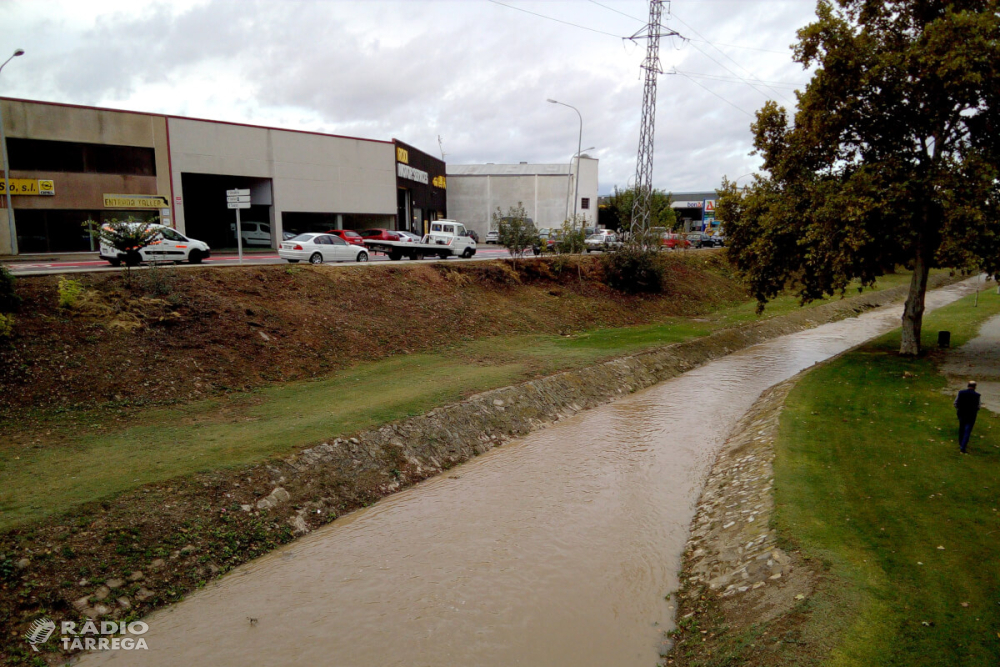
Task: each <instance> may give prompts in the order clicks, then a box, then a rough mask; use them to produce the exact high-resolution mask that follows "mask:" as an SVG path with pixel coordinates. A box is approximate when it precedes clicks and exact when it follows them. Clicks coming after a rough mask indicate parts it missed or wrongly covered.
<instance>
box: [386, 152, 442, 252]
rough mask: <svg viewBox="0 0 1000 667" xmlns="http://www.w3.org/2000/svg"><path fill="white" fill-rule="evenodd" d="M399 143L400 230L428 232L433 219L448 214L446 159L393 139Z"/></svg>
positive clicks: (398, 211) (397, 192)
mask: <svg viewBox="0 0 1000 667" xmlns="http://www.w3.org/2000/svg"><path fill="white" fill-rule="evenodd" d="M392 142H393V144H395V146H396V210H397V213H396V229H398V230H403V231H408V232H413V233H414V234H420V235H423V234H426V233H427V231H428V230H429V228H430V222H431V220H440V219H441V218H447V217H448V184H447V181H446V178H445V163H444V160H439V159H437V158H436V157H434V156H432V155H428V154H427V153H424V152H423V151H421V150H418V149H416V148H414V147H413V146H410V145H409V144H405V143H403V142H402V141H399V140H398V139H393V140H392Z"/></svg>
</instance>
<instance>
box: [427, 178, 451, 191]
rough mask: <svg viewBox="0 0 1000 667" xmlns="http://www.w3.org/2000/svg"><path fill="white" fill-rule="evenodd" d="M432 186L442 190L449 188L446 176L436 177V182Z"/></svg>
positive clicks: (432, 182)
mask: <svg viewBox="0 0 1000 667" xmlns="http://www.w3.org/2000/svg"><path fill="white" fill-rule="evenodd" d="M431 185H433V186H434V187H436V188H442V189H444V188H447V187H448V184H447V183H446V182H445V178H444V176H435V177H434V180H433V181H431Z"/></svg>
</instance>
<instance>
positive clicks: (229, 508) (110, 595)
mask: <svg viewBox="0 0 1000 667" xmlns="http://www.w3.org/2000/svg"><path fill="white" fill-rule="evenodd" d="M939 282H944V281H939ZM901 297H902V289H896V290H887V291H885V292H878V293H870V294H864V295H861V296H859V297H855V298H852V299H847V300H844V301H839V302H834V303H830V304H826V305H823V306H819V307H817V308H813V309H810V310H808V311H801V312H797V313H795V314H793V315H791V316H787V317H782V318H774V319H771V320H767V321H763V322H759V323H756V324H754V325H750V326H744V327H740V328H734V329H729V330H724V331H721V332H718V333H715V334H713V335H711V336H709V337H707V338H702V339H698V340H696V341H692V342H689V343H684V344H679V345H674V346H670V347H667V348H662V349H657V350H654V351H651V352H647V353H643V354H639V355H635V356H631V357H625V358H622V359H618V360H615V361H611V362H608V363H605V364H601V365H598V366H595V367H591V368H585V369H581V370H576V371H570V372H566V373H560V374H557V375H554V376H550V377H546V378H541V379H539V380H535V381H531V382H527V383H524V384H522V385H518V386H515V387H507V388H503V389H498V390H495V391H491V392H486V393H483V394H480V395H477V396H474V397H471V398H470V399H469V400H467V401H463V402H461V403H458V404H455V405H451V406H447V407H444V408H440V409H437V410H434V411H432V412H430V413H428V414H427V415H424V416H421V417H415V418H411V419H407V420H404V421H402V422H398V423H395V424H392V425H388V426H385V427H382V428H380V429H377V430H374V431H369V432H365V433H359V434H357V435H356V436H354V437H351V438H347V439H340V440H335V441H332V442H328V443H325V444H323V445H320V446H317V447H313V448H311V449H307V450H304V451H302V452H300V453H298V454H297V455H295V456H291V457H288V458H286V459H283V460H276V461H270V462H267V463H263V464H259V465H253V466H245V467H240V468H238V469H232V470H224V471H217V472H213V473H208V474H202V475H197V476H192V477H188V478H182V479H177V480H172V481H170V482H167V483H163V484H154V485H148V486H146V487H143V488H140V489H138V490H136V491H133V492H129V493H126V494H122V495H120V496H118V497H115V498H109V499H107V500H105V501H103V502H100V503H91V504H89V505H86V506H83V507H80V508H77V509H76V510H74V511H72V512H69V513H67V514H66V515H64V516H60V517H55V518H52V519H50V520H47V521H44V522H41V523H39V524H36V525H32V526H27V527H23V528H20V529H17V530H13V531H10V532H8V533H7V534H5V535H4V536H3V537H2V538H0V553H3V554H5V555H6V558H5V559H4V567H3V572H2V574H3V579H4V583H3V587H4V588H3V592H4V595H3V597H2V604H3V607H2V609H0V613H2V619H3V637H4V649H5V651H6V657H16V656H23V657H27V656H28V654H27V652H25V651H24V643H23V642H21V641H19V635H20V634H22V633H23V632H24V631H25V629H26V627H27V624H28V623H29V622H30V621H31V620H33V619H34V618H36V617H38V616H39V615H41V614H45V615H48V616H49V617H51V618H53V620H55V621H56V622H59V621H60V620H63V619H80V618H82V617H85V616H90V617H95V618H137V617H139V616H142V615H143V614H145V613H148V612H149V611H151V610H152V609H155V608H157V607H159V606H162V605H165V604H169V603H171V602H174V601H176V600H178V599H180V598H181V597H182V596H183V595H184V594H185V593H186V592H188V591H190V590H192V589H194V588H197V587H199V586H201V585H202V584H203V583H204V582H205V581H207V580H208V579H209V578H211V577H213V576H216V575H217V574H219V573H221V572H225V571H227V570H229V569H231V568H233V567H234V566H236V565H239V564H241V563H244V562H246V561H248V560H250V559H252V558H255V557H256V556H259V555H261V554H263V553H266V552H267V551H269V550H270V549H272V548H274V547H275V546H276V545H279V544H283V543H286V542H288V541H291V540H292V539H294V538H295V536H296V535H298V534H302V533H305V532H308V531H310V530H313V529H314V528H316V527H318V526H320V525H323V524H325V523H328V522H330V521H332V520H334V519H335V518H337V517H338V516H341V515H343V514H344V513H346V512H349V511H351V510H352V509H355V508H358V507H362V506H365V505H367V504H370V503H372V502H374V501H375V500H377V499H378V498H380V497H382V496H384V495H386V494H389V493H392V492H394V491H395V490H397V489H400V488H403V487H405V486H407V485H411V484H413V483H415V482H417V481H419V480H421V479H424V478H426V477H429V476H431V475H434V474H435V473H437V472H438V471H440V470H442V469H447V468H449V467H451V466H453V465H455V464H457V463H459V462H462V461H464V460H467V459H468V458H470V457H472V456H475V455H476V454H478V453H481V452H484V451H486V450H488V449H490V448H492V447H493V446H495V445H498V444H501V443H502V442H503V441H504V440H505V439H507V438H511V437H516V436H519V435H523V434H525V433H527V432H529V431H530V430H532V429H535V428H538V427H540V426H542V425H544V424H546V423H549V422H551V421H553V420H557V419H559V418H560V417H561V416H563V415H566V414H571V413H573V412H576V411H578V410H582V409H586V408H588V407H592V406H595V405H598V404H600V403H603V402H606V401H608V400H611V399H613V398H614V397H616V396H619V395H622V394H625V393H629V392H633V391H636V390H638V389H640V388H643V387H647V386H650V385H652V384H655V383H656V382H659V381H661V380H664V379H666V378H669V377H673V376H675V375H678V374H680V373H682V372H684V371H686V370H688V369H690V368H693V367H694V366H697V365H699V364H701V363H704V362H706V361H708V360H711V359H713V358H717V357H720V356H724V355H726V354H728V353H730V352H732V351H734V350H737V349H741V348H744V347H747V346H749V345H752V344H754V343H757V342H760V341H763V340H766V339H768V338H771V337H774V336H777V335H781V334H785V333H791V332H794V331H798V330H802V329H805V328H809V327H811V326H815V325H817V324H820V323H823V322H828V321H834V320H838V319H843V318H845V317H849V316H852V315H854V314H856V313H859V312H863V311H865V310H868V309H870V308H873V307H877V306H880V305H885V304H887V303H891V302H893V301H896V300H899V299H900V298H901ZM50 657H51V658H52V659H57V658H58V656H56V655H51V656H50Z"/></svg>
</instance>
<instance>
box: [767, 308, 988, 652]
mask: <svg viewBox="0 0 1000 667" xmlns="http://www.w3.org/2000/svg"><path fill="white" fill-rule="evenodd" d="M972 303H973V298H972V297H968V298H965V299H962V300H961V301H959V302H958V303H956V304H953V305H951V306H948V307H946V308H942V309H941V310H939V311H936V312H934V313H932V314H931V315H929V316H928V317H927V318H926V319H925V322H924V328H923V331H924V341H923V343H924V345H925V346H927V348H928V349H933V348H932V347H931V346H932V345H934V343H935V340H934V338H935V336H936V332H937V331H939V330H942V329H948V330H950V331H951V332H952V344H953V345H955V346H959V345H961V344H963V343H965V342H966V341H968V340H969V339H971V338H972V337H974V335H975V333H976V331H977V330H978V327H979V325H980V324H981V323H982V322H983V321H985V320H986V319H987V318H988V317H991V316H993V315H995V314H997V313H1000V296H997V295H996V294H994V293H992V292H990V293H986V294H982V295H980V297H979V307H978V308H973V307H972ZM898 347H899V333H898V332H897V333H894V334H890V335H888V336H886V337H884V338H882V339H880V340H879V341H877V342H875V343H873V344H872V345H869V346H866V347H864V348H862V349H860V350H858V351H856V352H853V353H851V354H848V355H846V356H844V357H843V358H841V359H838V360H836V361H834V362H833V363H831V364H829V365H828V366H826V367H824V368H821V369H819V370H817V371H814V372H812V373H810V374H808V375H807V376H806V377H805V378H804V379H803V380H802V382H801V383H799V385H798V386H797V387H796V388H795V389H794V390H793V391H792V393H791V394H790V395H789V399H788V401H787V403H786V409H785V412H784V414H783V415H782V421H781V430H780V436H779V443H778V449H777V457H776V459H775V488H776V496H775V500H776V503H777V520H778V521H777V523H778V526H779V529H780V530H781V531H782V532H783V533H784V534H785V535H787V536H788V537H789V538H790V539H792V540H794V541H795V542H796V543H798V544H799V545H800V546H801V549H802V551H803V553H806V554H810V555H812V556H813V557H815V558H818V559H820V561H821V562H822V563H823V564H824V566H825V567H827V568H829V571H830V573H831V574H832V575H833V579H832V580H831V581H829V582H828V585H827V586H825V587H823V589H822V592H821V594H820V595H818V596H817V597H816V599H815V600H814V601H813V602H812V604H813V605H814V606H815V610H814V613H813V614H812V615H811V617H810V621H809V625H810V626H814V627H813V628H812V631H813V632H808V633H807V634H813V633H815V634H816V635H817V636H822V635H824V634H827V633H828V632H829V631H831V630H832V631H833V632H830V633H829V636H830V637H831V638H835V639H833V641H832V643H831V644H832V645H831V648H832V651H831V658H830V661H829V662H830V664H835V665H865V666H867V665H897V664H898V665H912V666H916V665H928V666H930V665H966V666H970V665H984V666H985V665H996V664H1000V635H998V633H1000V570H998V568H997V565H996V545H997V540H998V539H1000V513H998V510H1000V505H998V492H1000V421H998V419H997V416H996V415H994V414H993V413H990V412H986V411H983V414H982V417H981V418H980V419H979V421H978V424H977V427H976V431H975V439H974V442H973V444H972V447H971V450H972V454H971V455H969V456H962V455H960V454H959V452H958V445H957V439H956V431H957V423H956V420H955V412H954V409H953V408H952V399H953V395H952V392H951V391H949V390H948V388H947V386H946V380H945V378H944V377H943V376H942V375H940V374H939V373H938V372H937V368H936V365H937V363H938V362H939V361H940V360H941V353H939V352H936V351H935V352H933V353H931V354H927V355H926V356H924V357H923V358H921V359H918V360H908V359H903V358H900V357H899V356H898V355H897V354H896V353H895V351H896V350H898ZM819 630H821V632H817V631H819Z"/></svg>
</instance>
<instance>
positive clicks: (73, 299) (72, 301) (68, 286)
mask: <svg viewBox="0 0 1000 667" xmlns="http://www.w3.org/2000/svg"><path fill="white" fill-rule="evenodd" d="M81 294H83V285H82V284H80V281H79V280H72V279H70V278H60V279H59V307H60V308H73V307H74V306H76V304H77V301H79V300H80V295H81Z"/></svg>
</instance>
